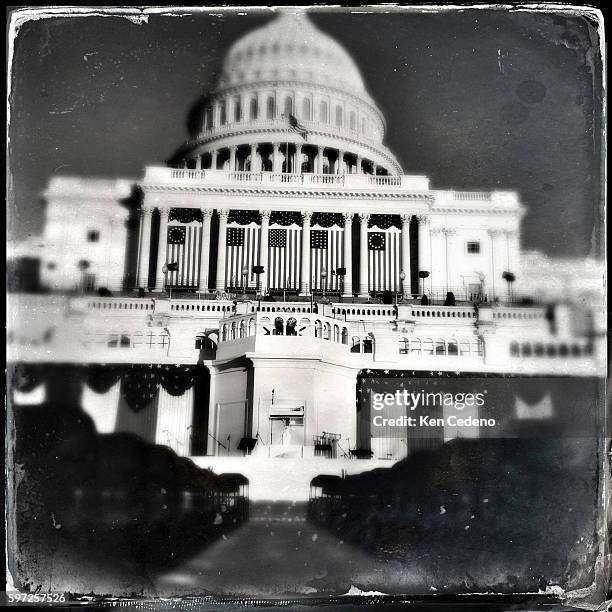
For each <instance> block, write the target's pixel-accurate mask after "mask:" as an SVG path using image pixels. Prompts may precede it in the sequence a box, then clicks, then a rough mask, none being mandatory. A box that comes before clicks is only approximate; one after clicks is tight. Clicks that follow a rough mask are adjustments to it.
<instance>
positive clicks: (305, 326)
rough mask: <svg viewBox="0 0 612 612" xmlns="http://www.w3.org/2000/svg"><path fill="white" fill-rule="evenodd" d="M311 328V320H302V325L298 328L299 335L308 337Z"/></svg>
mask: <svg viewBox="0 0 612 612" xmlns="http://www.w3.org/2000/svg"><path fill="white" fill-rule="evenodd" d="M309 328H310V319H300V325H299V328H298V335H300V336H308V334H309V333H310V332H309Z"/></svg>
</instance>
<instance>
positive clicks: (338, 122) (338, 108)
mask: <svg viewBox="0 0 612 612" xmlns="http://www.w3.org/2000/svg"><path fill="white" fill-rule="evenodd" d="M336 125H337V126H338V127H342V107H341V106H336Z"/></svg>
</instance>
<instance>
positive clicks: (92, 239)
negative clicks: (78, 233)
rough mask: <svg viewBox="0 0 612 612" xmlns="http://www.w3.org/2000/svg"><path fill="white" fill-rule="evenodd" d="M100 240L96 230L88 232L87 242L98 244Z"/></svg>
mask: <svg viewBox="0 0 612 612" xmlns="http://www.w3.org/2000/svg"><path fill="white" fill-rule="evenodd" d="M98 240H100V232H99V231H98V230H89V231H88V232H87V242H98Z"/></svg>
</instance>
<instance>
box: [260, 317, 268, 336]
mask: <svg viewBox="0 0 612 612" xmlns="http://www.w3.org/2000/svg"><path fill="white" fill-rule="evenodd" d="M259 324H260V325H261V329H262V331H263V333H264V336H269V335H270V319H269V318H268V317H261V319H259Z"/></svg>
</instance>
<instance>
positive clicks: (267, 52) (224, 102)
mask: <svg viewBox="0 0 612 612" xmlns="http://www.w3.org/2000/svg"><path fill="white" fill-rule="evenodd" d="M193 126H194V130H193V132H192V134H191V138H190V139H189V140H188V141H187V142H186V143H185V144H184V145H183V146H182V147H181V148H180V149H179V150H178V151H177V152H176V154H175V155H174V157H173V158H172V159H171V160H170V164H171V165H175V166H178V167H187V168H193V169H198V170H205V169H211V170H230V171H241V172H274V173H289V174H295V175H298V174H316V175H320V174H340V175H341V174H374V175H398V174H401V171H402V170H401V167H400V165H399V163H398V162H397V160H396V158H395V156H394V155H393V153H391V152H390V151H389V150H388V149H387V147H386V146H385V145H384V143H383V140H384V135H385V127H386V124H385V119H384V117H383V114H382V113H381V111H380V109H379V108H378V106H377V105H376V103H375V102H374V100H373V99H372V98H371V97H370V95H369V94H368V92H367V90H366V87H365V84H364V81H363V78H362V76H361V74H360V72H359V69H358V67H357V65H356V64H355V62H354V61H353V59H352V58H351V57H350V55H349V54H348V53H347V52H346V51H345V50H344V49H343V47H342V46H341V45H340V44H339V43H338V42H336V41H335V40H333V39H332V38H331V37H330V36H328V35H327V34H325V33H323V32H322V31H321V30H319V29H318V28H317V27H316V26H315V25H314V24H313V23H312V22H311V21H310V19H309V18H308V17H307V15H306V14H305V13H289V12H283V13H281V14H280V15H279V16H278V17H276V18H274V19H273V20H272V21H271V22H269V23H267V24H266V25H264V26H263V27H260V28H258V29H256V30H254V31H252V32H250V33H248V34H246V35H245V36H243V37H242V38H240V39H239V40H238V41H236V42H235V43H234V44H233V45H232V47H231V48H230V50H229V52H228V53H227V55H226V58H225V60H224V62H223V64H222V69H221V73H220V77H219V80H218V82H217V83H216V85H215V87H214V89H213V90H212V92H211V93H210V95H208V96H206V97H205V98H204V100H203V102H202V104H201V106H200V107H199V111H198V113H197V114H196V119H195V121H194V122H193ZM295 128H297V129H295Z"/></svg>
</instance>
